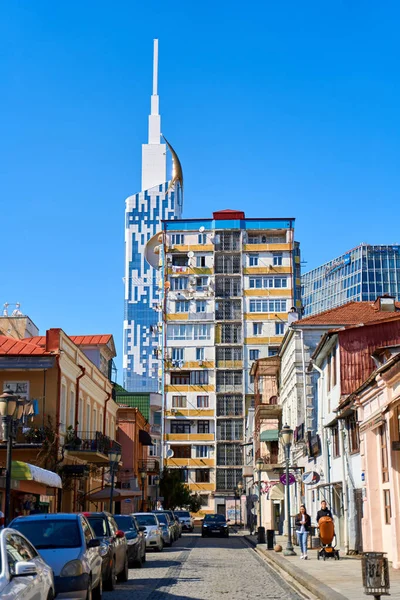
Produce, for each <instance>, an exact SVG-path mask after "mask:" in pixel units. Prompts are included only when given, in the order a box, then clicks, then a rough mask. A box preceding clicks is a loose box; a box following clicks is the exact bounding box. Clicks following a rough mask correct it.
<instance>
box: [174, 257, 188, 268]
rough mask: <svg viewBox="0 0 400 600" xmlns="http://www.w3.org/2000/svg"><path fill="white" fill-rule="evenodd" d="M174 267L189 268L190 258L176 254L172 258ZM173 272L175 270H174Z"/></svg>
mask: <svg viewBox="0 0 400 600" xmlns="http://www.w3.org/2000/svg"><path fill="white" fill-rule="evenodd" d="M172 266H174V267H187V266H188V257H187V256H185V255H184V254H183V255H182V254H174V255H173V257H172ZM172 270H173V269H172Z"/></svg>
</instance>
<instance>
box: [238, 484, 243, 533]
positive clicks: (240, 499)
mask: <svg viewBox="0 0 400 600" xmlns="http://www.w3.org/2000/svg"><path fill="white" fill-rule="evenodd" d="M237 490H238V496H239V526H241V525H242V490H243V484H242V482H241V481H239V483H238V484H237Z"/></svg>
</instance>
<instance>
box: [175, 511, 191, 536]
mask: <svg viewBox="0 0 400 600" xmlns="http://www.w3.org/2000/svg"><path fill="white" fill-rule="evenodd" d="M174 515H176V516H177V517H178V519H179V520H180V522H181V523H182V528H183V531H193V529H194V520H193V518H192V517H191V515H190V512H189V511H188V510H174Z"/></svg>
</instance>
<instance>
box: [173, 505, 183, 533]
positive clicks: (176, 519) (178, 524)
mask: <svg viewBox="0 0 400 600" xmlns="http://www.w3.org/2000/svg"><path fill="white" fill-rule="evenodd" d="M173 515H174V521H175V523H176V525H177V526H178V537H182V531H183V526H182V523H181V522H180V519H179V517H178V516H177V515H176V514H175V511H173Z"/></svg>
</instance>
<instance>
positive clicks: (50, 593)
mask: <svg viewBox="0 0 400 600" xmlns="http://www.w3.org/2000/svg"><path fill="white" fill-rule="evenodd" d="M46 600H54V592H53V590H49V593H48V594H47V599H46Z"/></svg>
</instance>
